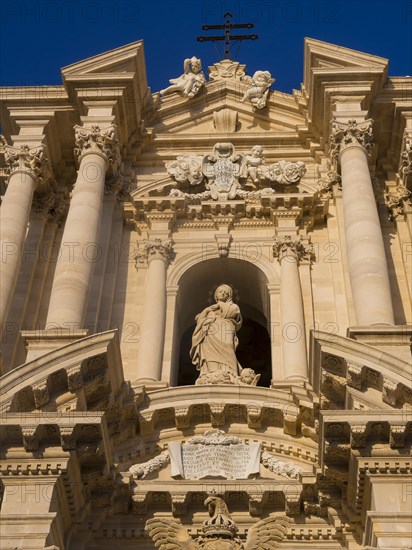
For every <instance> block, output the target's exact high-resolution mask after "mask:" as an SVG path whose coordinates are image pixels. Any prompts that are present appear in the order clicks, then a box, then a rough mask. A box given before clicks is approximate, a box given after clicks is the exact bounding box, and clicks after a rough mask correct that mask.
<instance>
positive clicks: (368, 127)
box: [330, 118, 373, 159]
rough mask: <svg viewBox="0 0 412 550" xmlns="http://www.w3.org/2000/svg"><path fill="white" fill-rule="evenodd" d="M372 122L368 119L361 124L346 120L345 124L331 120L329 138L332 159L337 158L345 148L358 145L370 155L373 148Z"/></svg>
mask: <svg viewBox="0 0 412 550" xmlns="http://www.w3.org/2000/svg"><path fill="white" fill-rule="evenodd" d="M372 124H373V120H372V119H371V118H370V119H368V120H365V121H363V122H357V121H356V120H353V119H351V120H348V122H347V123H343V122H338V121H336V120H332V122H331V136H330V154H331V156H332V157H333V158H334V159H337V158H338V155H339V153H341V152H342V151H343V150H344V149H345V148H346V147H348V146H350V145H359V146H361V147H363V148H364V149H365V151H366V152H367V153H370V152H371V150H372V147H373V133H372Z"/></svg>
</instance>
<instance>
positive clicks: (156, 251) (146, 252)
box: [136, 239, 173, 263]
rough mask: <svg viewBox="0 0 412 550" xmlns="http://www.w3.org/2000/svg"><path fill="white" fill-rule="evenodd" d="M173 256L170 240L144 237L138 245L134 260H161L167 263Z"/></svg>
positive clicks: (141, 261)
mask: <svg viewBox="0 0 412 550" xmlns="http://www.w3.org/2000/svg"><path fill="white" fill-rule="evenodd" d="M172 258H173V248H172V241H171V240H170V239H169V240H167V241H162V240H161V239H146V240H145V241H144V242H143V246H142V247H139V250H138V251H137V254H136V262H138V263H143V262H144V261H146V260H147V261H148V263H150V262H151V261H152V260H163V261H164V262H165V263H169V262H170V261H171V260H172Z"/></svg>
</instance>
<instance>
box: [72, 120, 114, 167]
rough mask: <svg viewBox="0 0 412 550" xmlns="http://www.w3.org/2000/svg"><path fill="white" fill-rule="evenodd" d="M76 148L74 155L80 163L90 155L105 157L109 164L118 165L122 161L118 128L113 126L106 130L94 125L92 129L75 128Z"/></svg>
mask: <svg viewBox="0 0 412 550" xmlns="http://www.w3.org/2000/svg"><path fill="white" fill-rule="evenodd" d="M74 132H75V142H76V146H75V149H74V154H75V156H76V159H77V160H78V162H80V161H81V160H82V158H83V157H84V156H85V155H87V154H90V153H94V154H98V155H101V156H103V157H104V158H105V159H106V161H107V162H108V163H109V164H112V165H117V164H118V162H119V159H120V153H119V141H118V139H117V127H116V126H115V125H114V124H112V125H111V126H107V127H106V128H100V126H98V125H93V126H91V127H90V128H85V127H84V126H75V127H74Z"/></svg>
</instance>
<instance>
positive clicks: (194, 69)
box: [190, 56, 202, 73]
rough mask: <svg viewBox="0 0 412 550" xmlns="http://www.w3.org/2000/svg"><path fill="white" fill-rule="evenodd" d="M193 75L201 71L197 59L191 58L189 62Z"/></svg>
mask: <svg viewBox="0 0 412 550" xmlns="http://www.w3.org/2000/svg"><path fill="white" fill-rule="evenodd" d="M190 65H191V67H192V72H193V73H199V72H200V71H201V70H202V62H201V61H200V59H199V58H198V57H195V56H193V57H192V58H191V60H190Z"/></svg>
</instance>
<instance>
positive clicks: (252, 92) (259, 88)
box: [242, 71, 275, 109]
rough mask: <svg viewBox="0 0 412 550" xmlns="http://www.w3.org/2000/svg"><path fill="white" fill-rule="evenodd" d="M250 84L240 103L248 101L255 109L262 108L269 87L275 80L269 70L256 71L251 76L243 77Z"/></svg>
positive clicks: (266, 98)
mask: <svg viewBox="0 0 412 550" xmlns="http://www.w3.org/2000/svg"><path fill="white" fill-rule="evenodd" d="M242 80H243V81H246V82H248V84H250V88H249V89H248V90H246V92H245V94H244V96H243V97H242V103H244V102H245V101H248V100H249V101H250V102H251V104H252V105H253V107H254V108H255V109H264V108H265V107H266V103H267V100H268V96H269V88H270V86H271V85H272V84H273V83H274V82H275V79H274V78H272V75H271V74H270V72H269V71H256V72H255V74H254V75H253V76H252V78H251V77H243V79H242Z"/></svg>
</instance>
